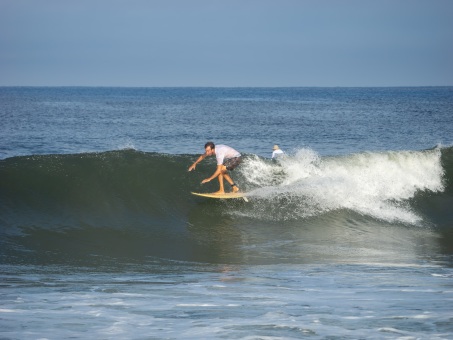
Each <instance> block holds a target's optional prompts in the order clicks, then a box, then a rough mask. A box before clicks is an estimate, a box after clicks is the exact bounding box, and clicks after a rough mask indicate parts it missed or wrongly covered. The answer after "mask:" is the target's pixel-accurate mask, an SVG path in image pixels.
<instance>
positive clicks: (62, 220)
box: [0, 87, 453, 339]
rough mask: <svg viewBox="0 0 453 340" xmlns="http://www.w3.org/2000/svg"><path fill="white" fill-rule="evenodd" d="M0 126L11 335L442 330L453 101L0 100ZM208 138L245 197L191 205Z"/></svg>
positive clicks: (1, 325)
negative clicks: (232, 153) (233, 157)
mask: <svg viewBox="0 0 453 340" xmlns="http://www.w3.org/2000/svg"><path fill="white" fill-rule="evenodd" d="M0 118H1V120H2V125H1V126H0V155H1V156H2V159H1V160H0V276H1V279H0V287H1V289H0V337H2V338H6V339H38V338H47V339H63V338H70V337H71V338H83V339H87V338H88V339H103V338H112V339H113V338H114V339H118V338H120V339H121V338H122V339H162V338H168V339H171V338H185V339H201V338H211V339H218V338H228V339H231V338H233V339H235V338H244V339H264V338H271V339H276V338H279V339H280V338H283V339H298V338H303V337H307V338H313V339H324V338H376V339H383V338H384V339H385V338H388V339H394V338H431V339H435V338H439V339H448V338H451V337H452V336H453V327H452V326H451V325H452V324H453V322H452V321H453V320H452V319H453V317H452V314H451V306H452V305H453V303H452V302H453V281H452V278H453V271H452V263H453V261H452V254H453V246H452V244H453V209H452V207H453V190H452V179H453V149H452V147H451V126H453V124H452V123H453V89H452V88H448V87H447V88H377V89H370V88H367V89H344V88H338V89H322V88H314V89H307V88H301V89H298V88H288V89H190V88H188V89H122V88H115V89H113V88H0ZM207 140H214V141H215V142H218V143H225V144H229V145H231V146H233V147H235V148H236V149H238V150H239V151H240V152H241V153H243V154H244V161H243V163H242V164H241V165H240V166H239V167H238V168H237V169H236V170H235V171H234V172H233V176H234V179H235V181H236V182H237V183H239V184H240V187H241V189H242V190H243V191H246V192H248V193H249V194H248V195H249V202H248V203H247V202H244V201H242V200H228V201H218V200H209V199H203V198H199V197H195V196H192V195H190V191H213V190H216V188H217V185H218V184H217V183H214V182H215V181H213V182H211V183H209V184H207V185H204V186H202V185H200V181H201V180H202V179H203V178H206V177H208V176H209V175H210V174H211V173H212V172H213V171H214V167H215V162H214V161H213V160H212V159H211V160H205V161H204V162H203V163H201V164H200V165H198V166H197V169H196V171H195V172H188V171H187V168H188V166H189V165H190V164H191V163H192V162H193V161H194V160H195V159H196V158H197V156H198V153H200V152H202V151H203V145H204V143H205V142H206V141H207ZM275 143H277V144H279V145H280V146H281V147H282V148H283V149H284V150H285V151H286V152H287V156H286V157H284V158H281V159H279V160H278V161H273V160H271V159H269V158H270V154H271V151H272V150H271V149H272V146H273V144H275Z"/></svg>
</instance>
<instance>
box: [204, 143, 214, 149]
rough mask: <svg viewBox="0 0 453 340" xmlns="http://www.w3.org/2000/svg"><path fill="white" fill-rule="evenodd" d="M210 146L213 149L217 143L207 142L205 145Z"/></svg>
mask: <svg viewBox="0 0 453 340" xmlns="http://www.w3.org/2000/svg"><path fill="white" fill-rule="evenodd" d="M208 146H209V147H210V148H211V150H212V149H215V145H214V143H213V142H207V143H206V144H205V145H204V148H205V149H206V148H207V147H208Z"/></svg>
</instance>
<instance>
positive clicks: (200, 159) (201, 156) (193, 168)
mask: <svg viewBox="0 0 453 340" xmlns="http://www.w3.org/2000/svg"><path fill="white" fill-rule="evenodd" d="M207 156H208V155H207V154H205V153H204V154H202V155H200V157H198V159H197V160H196V161H195V162H194V163H193V164H192V165H191V166H190V167H189V171H192V170H195V167H196V166H197V164H198V163H200V162H201V161H202V160H203V159H205V158H206V157H207Z"/></svg>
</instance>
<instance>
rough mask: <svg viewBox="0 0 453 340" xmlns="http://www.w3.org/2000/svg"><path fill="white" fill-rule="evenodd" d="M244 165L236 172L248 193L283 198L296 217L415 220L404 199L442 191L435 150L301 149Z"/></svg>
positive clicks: (442, 185) (437, 156)
mask: <svg viewBox="0 0 453 340" xmlns="http://www.w3.org/2000/svg"><path fill="white" fill-rule="evenodd" d="M245 163H246V164H244V167H243V170H242V172H243V173H244V175H245V176H246V179H247V182H248V183H247V185H248V186H250V187H253V188H254V190H253V191H252V192H253V194H254V195H256V196H259V197H261V198H266V199H274V198H275V197H277V196H279V197H282V196H285V197H286V198H289V199H290V201H291V204H292V205H293V207H292V212H293V213H296V214H299V216H307V215H314V214H318V213H320V212H325V211H331V210H336V209H350V210H353V211H356V212H358V213H360V214H364V215H369V216H373V217H375V218H379V219H383V220H387V221H402V222H407V223H417V222H419V221H420V220H421V217H420V216H418V215H417V214H416V213H415V212H414V211H412V210H411V208H410V206H409V204H408V202H407V199H410V198H412V197H414V195H415V194H416V192H418V191H432V192H436V191H442V190H444V184H443V168H442V164H441V153H440V150H439V149H435V150H429V151H420V152H415V151H398V152H396V151H392V152H382V153H372V152H367V153H360V154H353V155H349V156H343V157H331V158H320V157H319V156H318V155H317V154H316V153H315V152H314V151H312V150H310V149H302V150H299V151H298V152H296V153H295V154H294V155H293V156H289V157H286V158H282V159H280V160H279V161H278V162H277V163H275V162H269V161H266V160H263V159H260V158H258V157H255V158H251V159H248V160H247V161H246V162H245ZM294 205H295V206H294Z"/></svg>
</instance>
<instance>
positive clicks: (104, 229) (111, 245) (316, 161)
mask: <svg viewBox="0 0 453 340" xmlns="http://www.w3.org/2000/svg"><path fill="white" fill-rule="evenodd" d="M196 157H197V156H193V155H167V154H157V153H143V152H138V151H135V150H121V151H111V152H104V153H88V154H73V155H44V156H30V157H13V158H8V159H5V160H1V161H0V226H1V249H2V250H0V255H1V257H2V259H3V260H5V261H7V262H33V263H52V262H61V261H70V262H71V263H72V262H76V263H78V262H80V263H81V265H86V264H87V263H91V264H92V263H93V261H94V263H96V259H97V260H99V259H100V258H102V257H103V256H107V257H108V258H109V259H115V258H118V257H123V258H124V257H127V258H133V259H137V258H149V257H157V258H165V259H177V260H184V261H201V262H203V261H208V262H241V261H242V260H243V257H241V256H242V255H241V254H238V253H237V245H238V244H240V245H241V247H243V248H242V249H245V248H247V246H249V245H250V244H248V242H249V241H247V240H245V238H244V233H251V232H252V230H254V231H255V232H258V231H259V232H261V233H262V234H261V235H254V236H253V237H261V238H264V239H266V238H267V239H268V240H269V241H270V240H272V239H274V238H275V235H276V234H277V235H278V234H279V233H281V232H282V229H281V228H287V230H290V229H291V230H293V231H294V232H297V230H299V229H303V228H306V226H307V225H312V226H314V228H313V229H316V230H317V231H316V233H321V234H323V235H324V236H325V235H326V234H327V233H330V232H331V231H332V230H331V229H330V228H339V229H341V230H344V228H345V225H347V226H348V227H351V226H353V228H355V227H354V225H358V224H360V225H370V226H371V225H372V226H373V228H376V227H377V228H379V227H382V226H388V225H395V224H396V225H403V226H405V228H407V226H409V227H410V228H419V229H420V226H429V227H430V228H432V227H433V228H435V229H436V228H437V229H448V230H452V221H453V212H452V209H451V207H452V206H453V190H452V179H453V178H452V176H453V148H443V149H433V150H426V151H419V152H415V151H398V152H396V151H390V152H382V153H370V152H369V153H360V154H352V155H348V156H341V157H326V158H321V157H319V156H318V155H317V154H316V153H314V152H313V151H312V150H309V149H302V150H299V151H298V152H296V153H295V154H293V155H290V156H287V157H285V158H281V159H279V160H278V161H272V160H269V159H263V158H260V157H258V156H255V155H246V156H245V160H244V162H243V164H241V166H240V167H239V168H238V169H237V170H235V171H234V172H233V175H234V178H235V181H236V182H237V183H239V184H240V186H241V189H242V190H244V191H247V192H249V193H250V200H249V201H250V202H249V203H245V202H243V201H240V200H235V201H219V200H207V199H202V198H198V197H195V196H192V195H190V191H213V190H216V188H217V186H218V183H214V182H216V181H212V182H211V183H208V184H207V185H205V186H201V185H200V184H199V183H200V181H201V180H202V179H203V178H205V177H207V175H210V174H211V173H212V171H213V170H214V168H215V163H214V162H213V161H212V160H206V161H205V162H203V163H202V164H200V165H198V167H197V169H196V171H195V172H190V173H189V172H188V171H187V168H188V166H189V165H190V164H191V163H192V162H193V161H194V159H196ZM263 228H265V229H266V230H267V231H268V233H267V234H266V233H264V229H263ZM370 228H371V227H370ZM450 233H451V232H450ZM339 234H340V232H339ZM306 236H307V235H305V236H304V237H306ZM251 237H252V236H250V234H248V238H249V239H250V238H251ZM320 237H321V238H322V237H323V236H320ZM368 241H369V240H368ZM262 242H266V241H265V240H262ZM276 256H277V255H276V254H275V253H274V254H271V255H269V257H276ZM239 257H241V258H240V259H239Z"/></svg>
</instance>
